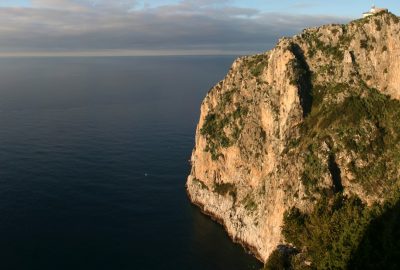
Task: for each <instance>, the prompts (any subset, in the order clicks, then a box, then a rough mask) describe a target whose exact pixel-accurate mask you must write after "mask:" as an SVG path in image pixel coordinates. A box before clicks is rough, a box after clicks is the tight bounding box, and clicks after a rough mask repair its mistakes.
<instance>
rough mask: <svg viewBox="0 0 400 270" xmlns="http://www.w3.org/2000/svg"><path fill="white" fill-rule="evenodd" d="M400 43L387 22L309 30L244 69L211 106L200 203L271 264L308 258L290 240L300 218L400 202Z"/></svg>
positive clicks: (197, 192) (198, 162) (238, 65)
mask: <svg viewBox="0 0 400 270" xmlns="http://www.w3.org/2000/svg"><path fill="white" fill-rule="evenodd" d="M399 33H400V22H399V18H398V17H396V16H394V15H393V14H390V13H381V14H378V15H376V16H372V17H369V18H366V19H362V20H357V21H353V22H351V23H349V24H348V25H326V26H322V27H318V28H312V29H306V30H304V31H303V32H302V33H301V34H300V35H297V36H294V37H292V38H283V39H281V40H280V41H279V42H278V44H277V46H276V47H275V48H274V49H272V50H271V51H268V52H266V53H264V54H260V55H255V56H250V57H242V58H239V59H237V60H236V61H235V62H234V63H233V65H232V68H231V69H230V70H229V73H228V74H227V76H226V77H225V78H224V80H222V81H221V82H220V83H218V84H217V85H216V86H215V87H214V88H212V89H211V90H210V92H209V93H208V95H207V96H206V98H205V99H204V101H203V103H202V105H201V114H200V120H199V123H198V127H197V130H196V145H195V148H194V150H193V153H192V157H191V162H192V170H191V173H190V175H189V177H188V180H187V191H188V194H189V197H190V199H191V201H192V202H193V203H195V204H197V205H199V206H200V207H201V208H202V210H203V211H204V212H205V213H207V214H209V215H211V216H212V217H214V218H215V219H217V220H218V221H220V222H221V223H222V224H223V225H224V226H225V228H226V230H227V232H228V233H229V234H230V236H231V237H232V238H233V239H234V240H235V241H238V242H241V243H243V244H244V245H245V246H246V247H248V248H249V249H250V250H251V251H252V252H253V253H254V254H255V255H256V256H257V257H258V258H259V259H260V260H262V261H266V260H267V259H268V257H269V255H270V254H271V253H272V252H273V251H274V250H275V249H276V248H277V247H278V246H280V245H286V246H287V244H288V243H289V242H290V243H291V244H295V246H296V247H297V248H298V250H301V249H302V246H301V245H304V242H301V241H297V240H298V239H294V238H295V237H291V235H290V233H288V231H289V229H290V226H289V225H290V224H291V223H290V221H293V220H294V219H293V213H295V212H296V211H298V213H299V215H307V214H310V213H313V212H314V211H315V209H316V205H317V206H318V205H325V206H326V205H332V204H334V202H335V201H337V200H341V201H344V203H343V205H345V203H346V202H347V201H351V200H352V199H348V198H360V205H363V206H364V205H365V207H366V208H368V206H371V205H373V204H374V203H378V204H382V203H384V202H385V201H387V200H389V198H392V197H394V196H395V191H396V190H397V189H398V187H399V184H400V181H399V174H400V166H399V165H400V164H399V163H400V144H399V140H400V137H399V136H400V123H397V122H398V119H400V103H399V101H398V100H399V99H400V39H399ZM338 198H339V199H338ZM354 200H355V201H357V200H358V199H354ZM354 200H353V201H352V203H353V202H354ZM351 205H353V204H351ZM354 205H358V204H357V203H356V204H354ZM343 209H344V208H343ZM284 217H285V219H284ZM291 218H292V219H291ZM284 221H285V224H284ZM303 223H304V222H303ZM287 224H289V225H287ZM304 224H306V223H304ZM310 226H311V225H310ZM282 228H283V229H284V233H285V232H286V233H285V237H283V234H282ZM285 230H286V231H285ZM293 230H294V229H293ZM360 237H361V236H360ZM295 242H297V244H296V243H295ZM289 247H292V246H291V245H289ZM311 257H312V256H311ZM304 260H305V259H304ZM313 260H314V261H315V260H316V259H313V257H312V258H311V261H313ZM312 263H314V262H312Z"/></svg>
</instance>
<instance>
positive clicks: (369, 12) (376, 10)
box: [363, 6, 389, 18]
mask: <svg viewBox="0 0 400 270" xmlns="http://www.w3.org/2000/svg"><path fill="white" fill-rule="evenodd" d="M388 11H389V10H388V9H387V8H378V7H376V6H372V8H371V9H370V11H368V12H364V13H363V18H366V17H369V16H372V15H375V14H378V13H380V12H388Z"/></svg>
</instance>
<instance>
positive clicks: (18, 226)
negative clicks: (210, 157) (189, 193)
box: [0, 57, 260, 270]
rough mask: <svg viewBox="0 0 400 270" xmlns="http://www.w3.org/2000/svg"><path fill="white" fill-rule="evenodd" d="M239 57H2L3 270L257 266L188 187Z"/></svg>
mask: <svg viewBox="0 0 400 270" xmlns="http://www.w3.org/2000/svg"><path fill="white" fill-rule="evenodd" d="M232 61H233V57H162V58H156V57H136V58H135V57H132V58H53V59H52V58H47V59H0V269H41V270H45V269H52V270H53V269H201V270H206V269H258V268H259V267H260V265H259V264H258V262H257V261H256V260H255V259H253V258H252V257H251V256H249V255H248V254H246V253H245V252H244V251H243V249H242V248H241V247H240V246H238V245H235V244H233V243H232V242H231V241H230V239H229V238H228V237H227V235H226V233H225V232H224V231H223V229H222V227H221V226H219V225H218V224H216V223H214V222H213V221H211V220H210V219H209V218H207V217H205V216H203V215H202V214H201V213H200V212H199V211H198V209H197V208H196V207H193V206H192V205H191V204H190V203H189V201H188V199H187V197H186V194H185V188H184V184H185V181H186V176H187V175H188V172H189V169H190V167H189V163H188V160H189V158H190V153H191V150H192V148H193V144H194V130H195V126H196V123H197V120H198V115H199V107H200V103H201V100H202V99H203V97H204V96H205V94H206V92H207V91H208V89H209V88H210V87H211V86H212V85H213V84H215V83H216V82H217V81H218V80H220V79H222V78H223V76H224V75H225V74H226V72H227V70H228V68H229V66H230V64H231V63H232Z"/></svg>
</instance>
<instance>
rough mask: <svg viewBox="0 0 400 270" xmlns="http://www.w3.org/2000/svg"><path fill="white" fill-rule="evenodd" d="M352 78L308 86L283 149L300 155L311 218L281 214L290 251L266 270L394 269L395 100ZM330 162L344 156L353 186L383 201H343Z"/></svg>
mask: <svg viewBox="0 0 400 270" xmlns="http://www.w3.org/2000/svg"><path fill="white" fill-rule="evenodd" d="M379 22H380V21H379ZM358 23H359V22H358ZM375 23H376V25H377V28H378V29H381V27H382V25H381V23H377V22H375ZM317 44H318V43H317ZM318 48H319V49H321V50H325V49H326V48H325V47H323V46H322V45H321V46H317V51H318ZM333 52H334V54H335V55H336V56H338V55H339V54H338V53H336V52H335V51H333ZM353 79H354V80H353V81H352V82H349V83H336V84H335V83H325V84H321V83H316V82H315V81H313V82H312V87H311V89H310V90H311V93H312V95H311V98H312V108H311V112H310V114H309V115H307V117H306V118H305V119H304V122H303V123H302V126H301V136H300V137H299V138H298V139H297V140H295V141H294V142H293V141H292V142H291V143H290V144H289V146H288V148H291V150H293V151H292V154H293V155H299V156H300V157H303V160H304V170H303V174H302V177H301V181H302V183H303V185H304V186H305V188H306V194H307V195H308V196H309V197H310V198H311V199H312V200H314V201H315V206H314V208H313V210H312V211H311V212H309V211H301V210H299V209H298V208H296V207H294V208H291V209H289V210H288V211H286V212H285V215H284V226H283V227H282V234H283V236H284V237H285V239H286V241H287V242H288V243H291V244H292V245H293V246H292V248H293V249H294V250H296V252H297V253H292V254H291V255H290V256H289V259H288V258H287V257H286V260H282V259H279V258H281V256H284V255H285V254H282V252H280V251H279V250H278V249H277V250H276V251H275V252H274V253H273V254H272V255H271V256H270V259H269V261H268V262H267V264H266V266H265V269H398V268H399V266H400V259H399V255H400V251H399V250H400V240H399V239H400V238H399V237H398V236H399V235H400V229H399V228H400V207H399V205H400V193H399V192H398V187H399V186H400V181H399V170H398V168H399V167H400V122H399V121H398V120H399V119H400V102H399V101H398V100H394V99H392V98H390V97H389V96H387V95H384V94H382V93H380V92H379V91H378V90H376V89H373V88H370V87H367V85H366V83H365V82H364V81H363V80H362V77H361V76H359V74H354V78H353ZM338 97H341V98H338ZM289 151H290V150H289ZM337 156H341V157H348V159H349V162H348V164H347V165H348V166H346V170H347V172H346V173H347V174H348V175H351V176H352V182H353V184H355V185H357V186H359V187H360V188H361V189H362V190H363V193H365V194H366V196H372V197H374V196H379V195H381V196H382V194H384V196H383V197H381V198H380V201H381V202H383V203H377V202H375V203H374V204H373V205H372V206H367V205H366V204H365V203H364V202H362V200H360V198H359V197H358V196H357V195H350V196H348V195H344V193H343V186H342V183H341V171H340V169H339V167H338V165H337V163H336V157H337ZM342 167H343V166H342ZM327 174H331V179H332V182H333V183H332V185H331V186H328V187H327V186H324V185H323V184H321V180H322V179H323V177H324V176H325V175H327ZM349 193H350V194H351V193H352V191H351V190H350V191H348V192H347V194H349ZM288 260H289V262H288Z"/></svg>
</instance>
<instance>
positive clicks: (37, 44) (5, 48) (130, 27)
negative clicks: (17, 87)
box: [0, 0, 348, 55]
mask: <svg viewBox="0 0 400 270" xmlns="http://www.w3.org/2000/svg"><path fill="white" fill-rule="evenodd" d="M93 1H94V0H80V1H78V0H76V1H73V0H33V3H32V4H33V8H0V36H1V37H2V38H1V39H0V54H3V55H4V54H7V53H17V52H30V53H32V52H35V51H36V52H38V53H39V52H40V53H52V54H54V53H57V52H63V53H65V52H71V53H76V52H87V53H89V52H96V51H98V52H100V51H101V52H110V50H111V51H112V50H115V52H117V51H119V52H125V51H129V52H132V51H135V50H136V51H138V52H139V51H155V52H157V51H159V52H166V51H175V52H176V51H182V52H185V51H187V52H193V53H195V52H196V51H197V52H204V51H214V52H227V51H229V52H233V51H238V52H239V51H263V50H266V49H268V48H270V47H272V46H273V44H275V43H276V41H277V39H278V38H279V37H280V36H288V35H292V34H295V33H297V32H298V31H300V30H301V29H303V28H305V27H308V26H315V25H320V24H323V23H332V22H344V21H346V20H348V19H347V18H340V17H326V16H300V15H299V16H295V15H288V14H279V13H261V12H260V11H258V10H255V9H245V8H237V7H234V6H232V5H230V2H229V1H223V2H221V1H219V2H218V3H219V4H218V5H217V6H215V3H216V1H213V0H199V1H194V0H185V1H182V2H180V3H179V4H175V5H166V6H160V7H157V8H151V9H133V10H132V9H130V8H131V7H132V6H134V4H135V1H131V0H128V1H106V0H101V1H96V3H95V4H94V2H93ZM196 3H199V5H196ZM221 3H222V4H221Z"/></svg>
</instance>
